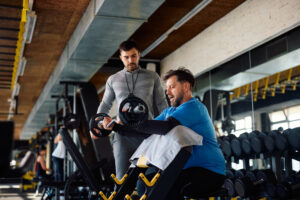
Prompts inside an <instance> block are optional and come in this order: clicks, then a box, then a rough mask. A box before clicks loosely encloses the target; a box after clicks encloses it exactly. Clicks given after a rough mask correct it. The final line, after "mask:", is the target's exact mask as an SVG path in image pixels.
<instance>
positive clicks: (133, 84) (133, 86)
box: [125, 71, 140, 95]
mask: <svg viewBox="0 0 300 200" xmlns="http://www.w3.org/2000/svg"><path fill="white" fill-rule="evenodd" d="M139 73H140V71H138V72H137V75H136V78H135V81H134V80H133V74H132V76H131V81H132V91H130V88H129V84H128V80H127V76H126V72H125V80H126V84H127V88H128V92H129V95H133V91H134V88H135V85H136V81H137V79H138V77H139Z"/></svg>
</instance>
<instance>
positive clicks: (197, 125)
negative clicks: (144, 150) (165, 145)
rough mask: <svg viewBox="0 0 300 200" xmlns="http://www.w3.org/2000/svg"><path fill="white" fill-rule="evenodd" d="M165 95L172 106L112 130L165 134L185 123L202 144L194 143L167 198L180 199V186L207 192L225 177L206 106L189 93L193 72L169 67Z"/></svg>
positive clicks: (116, 126)
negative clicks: (135, 123) (131, 125)
mask: <svg viewBox="0 0 300 200" xmlns="http://www.w3.org/2000/svg"><path fill="white" fill-rule="evenodd" d="M164 81H165V82H166V86H167V95H168V97H169V99H170V103H171V106H172V107H169V108H166V109H165V110H164V111H163V112H162V113H161V114H160V115H159V116H158V117H156V118H155V120H148V121H146V122H145V123H143V124H141V125H140V126H139V127H137V128H135V129H134V130H132V129H130V128H129V127H127V126H122V125H119V124H115V125H114V126H113V130H115V131H118V132H119V133H121V134H124V135H127V136H128V135H130V134H131V133H132V132H134V131H135V132H137V133H140V134H149V135H150V134H166V133H168V131H169V130H171V129H172V128H173V127H175V126H177V125H183V126H186V127H188V128H190V129H192V130H193V131H195V132H196V133H198V134H200V135H202V137H203V145H202V146H193V152H192V155H191V157H190V158H189V160H188V161H187V163H186V164H185V166H184V168H183V170H182V172H181V173H180V174H179V176H178V178H177V180H176V181H175V183H174V185H173V187H172V189H171V190H170V191H169V193H168V197H167V199H170V200H177V199H178V200H182V199H184V194H183V192H182V188H183V187H186V186H187V185H189V187H186V190H185V191H186V192H188V193H189V194H192V196H199V195H200V194H207V193H210V192H213V191H215V190H217V189H218V188H220V187H221V186H222V185H223V183H224V180H225V159H224V157H223V154H222V152H221V150H220V148H219V146H218V144H217V139H216V136H215V132H214V127H213V124H212V121H211V119H210V117H209V115H208V112H207V109H206V107H205V106H204V105H203V104H202V103H201V102H199V101H198V100H197V99H196V98H194V97H193V96H192V89H193V86H194V82H195V79H194V76H193V75H192V73H191V72H190V71H189V70H187V69H185V68H179V69H177V70H170V71H169V72H167V73H166V75H165V76H164ZM110 122H111V118H105V119H104V121H103V126H104V128H105V129H111V128H108V127H107V125H108V123H110Z"/></svg>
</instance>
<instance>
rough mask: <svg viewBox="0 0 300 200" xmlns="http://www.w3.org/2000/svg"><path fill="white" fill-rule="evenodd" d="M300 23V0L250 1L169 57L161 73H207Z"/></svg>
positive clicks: (163, 61)
mask: <svg viewBox="0 0 300 200" xmlns="http://www.w3.org/2000/svg"><path fill="white" fill-rule="evenodd" d="M299 24H300V0H248V1H246V2H244V3H243V4H241V5H240V6H239V7H237V8H236V9H234V10H233V11H232V12H230V13H229V14H227V15H226V16H224V17H223V18H221V19H220V20H218V21H217V22H216V23H214V24H212V25H211V26H209V27H208V28H207V29H205V30H204V31H202V32H201V33H200V34H199V35H197V36H196V37H194V38H193V39H191V40H190V41H188V42H187V43H185V44H184V45H182V46H181V47H180V48H178V49H177V50H176V51H174V52H173V53H171V54H170V55H168V56H167V57H165V58H164V59H163V60H162V62H161V74H164V73H165V72H167V71H168V70H170V69H174V68H177V67H179V66H185V67H187V68H188V69H190V70H191V71H192V72H193V73H194V74H195V75H197V74H201V73H204V72H206V71H208V70H210V69H212V68H214V67H216V66H218V65H220V64H222V63H225V62H226V61H228V60H231V59H232V58H233V57H236V56H238V55H240V54H242V53H243V52H245V51H247V50H249V49H252V48H254V47H256V46H259V45H260V44H262V43H265V42H266V41H268V40H270V39H273V38H275V37H276V36H278V35H280V34H282V33H284V32H286V31H288V30H291V29H293V28H294V27H296V26H297V25H299Z"/></svg>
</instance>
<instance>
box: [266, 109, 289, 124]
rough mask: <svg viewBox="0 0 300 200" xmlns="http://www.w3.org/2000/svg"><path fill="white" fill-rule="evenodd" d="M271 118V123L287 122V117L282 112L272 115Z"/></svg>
mask: <svg viewBox="0 0 300 200" xmlns="http://www.w3.org/2000/svg"><path fill="white" fill-rule="evenodd" d="M269 116H270V120H271V122H280V121H284V120H286V116H285V114H284V112H283V111H282V110H281V111H277V112H273V113H270V115H269Z"/></svg>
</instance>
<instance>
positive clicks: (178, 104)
mask: <svg viewBox="0 0 300 200" xmlns="http://www.w3.org/2000/svg"><path fill="white" fill-rule="evenodd" d="M182 99H183V94H181V95H180V96H178V97H177V98H176V99H175V102H174V103H173V105H172V106H173V107H178V106H180V105H181V102H182Z"/></svg>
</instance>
